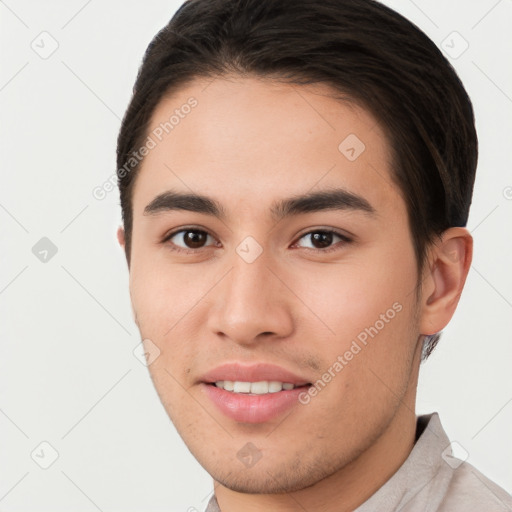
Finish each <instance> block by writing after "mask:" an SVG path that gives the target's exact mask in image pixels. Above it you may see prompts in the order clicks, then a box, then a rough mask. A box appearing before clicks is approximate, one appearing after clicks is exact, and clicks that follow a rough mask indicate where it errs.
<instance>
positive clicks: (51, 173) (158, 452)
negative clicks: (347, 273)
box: [0, 0, 512, 512]
mask: <svg viewBox="0 0 512 512" xmlns="http://www.w3.org/2000/svg"><path fill="white" fill-rule="evenodd" d="M385 3H386V4H388V5H390V6H391V7H393V8H395V9H396V10H398V11H399V12H401V13H402V14H404V15H405V16H406V17H408V18H409V19H410V20H412V21H413V22H414V23H416V24H417V25H418V26H419V27H420V28H422V29H423V30H424V31H425V32H426V33H427V34H428V35H429V36H430V37H431V38H432V39H433V40H434V41H435V42H436V43H437V44H438V45H439V46H441V47H445V48H447V46H446V45H449V46H452V47H453V48H452V49H451V50H450V51H451V52H452V54H453V52H456V51H460V50H462V49H463V48H464V46H462V45H463V44H464V42H463V40H462V39H461V38H460V37H459V36H457V35H453V34H452V32H453V31H456V32H458V33H459V34H460V36H462V38H464V40H466V41H467V43H468V44H469V48H468V49H467V50H466V51H465V52H464V53H462V54H461V55H460V56H458V58H456V59H454V58H453V55H452V57H451V58H450V60H451V62H452V63H453V65H454V66H455V68H456V69H457V71H458V73H459V75H460V77H461V78H462V81H463V82H464V84H465V86H466V88H467V90H468V92H469V95H470V97H471V98H472V100H473V103H474V108H475V113H476V118H477V129H478V132H479V138H480V160H479V167H478V173H477V180H476V185H475V194H474V201H473V205H472V209H471V215H470V220H469V224H468V228H469V229H470V230H471V231H472V233H473V235H474V238H475V255H474V263H473V267H472V269H471V272H470V274H469V277H468V281H467V284H466V289H465V292H464V294H463V296H462V299H461V302H460V306H459V308H458V311H457V313H456V315H455V317H454V319H453V321H452V323H451V324H450V326H449V328H447V329H446V330H445V333H444V335H443V338H442V340H441V342H440V345H439V346H438V348H437V349H436V351H435V352H434V354H433V355H432V356H431V358H430V359H429V361H428V362H427V363H426V364H425V365H424V366H423V367H422V370H421V375H420V386H419V391H418V392H419V396H418V413H428V412H432V411H438V412H439V413H440V417H441V421H442V423H443V425H444V427H445V429H446V430H447V433H448V435H449V437H450V438H451V439H452V440H455V441H457V442H458V443H459V444H460V447H458V445H457V448H456V449H455V452H456V454H459V455H461V456H463V455H464V454H465V452H467V453H468V461H469V462H471V463H472V464H473V465H475V466H476V467H477V468H478V469H480V470H481V471H482V472H483V473H484V474H485V475H487V476H488V477H489V478H491V479H492V480H494V481H495V482H497V483H498V484H499V485H501V486H502V487H504V488H505V489H507V490H508V491H509V492H511V491H512V469H511V463H510V461H511V460H512V442H511V432H512V383H511V379H510V366H511V364H510V363H511V361H512V357H511V356H512V343H511V342H512V339H511V337H512V336H511V331H512V271H511V262H512V243H511V233H512V230H511V221H512V200H511V199H512V188H511V187H512V173H511V157H510V143H511V141H510V134H511V133H512V117H511V114H512V100H511V97H512V71H511V66H510V62H511V55H512V39H511V38H510V26H511V25H512V2H511V1H510V0H501V1H497V0H479V1H476V0H474V1H471V2H457V1H455V0H451V1H446V0H442V1H439V0H436V1H434V0H431V1H422V2H421V5H420V3H419V0H417V1H416V3H414V2H412V1H410V0H393V1H390V0H387V1H386V2H385ZM178 6H179V4H178V2H171V1H152V2H150V3H148V2H122V1H120V0H108V1H103V2H100V1H98V0H92V1H91V0H89V1H88V2H87V1H84V0H73V1H63V0H62V1H52V2H49V1H48V2H37V1H34V0H32V1H28V0H27V1H23V0H18V1H16V0H6V1H5V2H4V1H2V2H0V19H1V32H0V34H1V36H0V37H1V56H0V63H1V68H0V108H1V125H0V129H1V133H0V141H1V142H0V143H1V147H0V166H1V179H2V185H1V187H0V237H1V253H0V312H1V321H0V329H1V331H0V334H1V336H0V340H1V353H0V429H1V436H0V439H1V441H0V443H1V444H0V448H1V451H0V453H1V460H0V510H3V511H4V512H5V511H7V510H8V511H11V512H18V511H32V512H36V511H51V512H58V511H69V510H73V511H76V512H89V511H95V510H101V511H104V512H107V511H123V512H130V511H140V510H147V511H186V510H190V511H192V510H193V508H191V507H195V508H196V509H197V510H203V509H204V507H205V505H206V502H207V499H208V497H209V494H210V492H211V490H212V483H211V479H210V477H209V476H208V475H207V474H206V472H205V471H204V470H203V469H202V468H201V467H200V466H199V465H198V463H197V462H196V461H195V460H194V458H193V457H192V456H191V455H190V453H189V452H188V450H187V448H186V447H185V446H184V444H183V442H182V441H181V439H180V437H179V436H178V434H177V433H176V431H175V430H174V427H173V426H172V424H171V422H170V420H169V419H168V417H167V415H166V413H165V411H164V409H163V407H162V405H161V404H160V402H159V400H158V397H157V395H156V392H155V391H154V389H153V386H152V383H151V380H150V378H149V374H148V371H147V368H146V367H145V366H144V365H143V364H141V363H140V362H139V361H138V360H137V359H136V357H135V356H134V354H133V350H134V348H135V347H136V345H137V344H138V342H139V341H140V340H139V334H138V331H137V329H136V326H135V324H134V323H133V320H132V313H131V307H130V303H129V294H128V273H127V268H126V263H125V260H124V256H123V254H122V252H121V249H120V248H119V247H118V246H117V243H116V240H115V232H116V229H117V227H118V225H119V223H120V207H119V198H118V193H117V190H114V191H112V192H111V193H110V194H108V195H107V197H106V198H105V199H104V200H102V201H99V200H96V199H95V198H94V197H93V195H92V190H93V188H94V187H96V186H97V185H101V184H102V183H103V182H104V181H105V180H107V179H108V178H109V177H111V176H112V174H113V173H114V172H115V146H116V137H117V132H118V129H119V126H120V118H121V117H122V115H123V113H124V110H125V108H126V106H127V104H128V101H129V98H130V94H131V88H132V86H133V82H134V79H135V76H136V72H137V69H138V66H139V64H140V60H141V58H142V55H143V52H144V50H145V49H146V46H147V45H148V43H149V42H150V40H151V39H152V37H153V36H154V35H155V34H156V32H157V31H158V30H159V29H160V28H161V27H162V26H164V25H165V24H166V23H167V22H168V20H169V19H170V18H171V16H172V15H173V14H174V12H175V10H176V9H177V8H178ZM43 31H47V32H48V33H49V34H51V36H48V35H43V36H40V33H41V32H43ZM447 37H448V39H446V38H447ZM41 38H46V39H45V40H44V42H43V43H42V42H41ZM52 38H53V39H54V40H55V41H57V43H58V48H57V49H56V51H55V52H54V53H53V54H52V55H51V56H49V57H48V58H47V59H43V58H41V57H40V56H39V55H38V53H36V52H35V51H34V50H33V49H32V47H31V44H33V45H34V46H36V45H39V48H41V47H42V45H43V44H44V47H45V48H46V50H48V49H49V48H51V44H52ZM33 41H34V43H32V42H33ZM443 41H445V43H443ZM443 45H444V46H443ZM39 51H42V50H39ZM42 237H47V238H49V239H50V240H51V241H52V242H53V244H55V246H56V247H57V249H58V252H57V253H56V255H55V256H53V257H52V258H51V259H49V261H47V262H46V263H43V262H41V261H40V260H39V259H38V258H36V256H35V255H34V254H33V252H32V247H33V246H34V245H35V244H36V243H37V242H38V241H39V240H40V239H41V238H42ZM43 441H46V442H48V443H50V445H51V446H52V447H53V449H55V450H56V451H57V452H58V455H59V456H58V458H57V460H56V461H55V462H54V463H53V464H52V465H51V466H50V467H49V468H48V469H42V468H41V467H40V466H39V465H38V464H37V463H36V462H35V460H33V458H31V453H32V452H33V450H34V449H36V452H35V453H36V454H39V459H38V457H37V455H34V458H35V459H36V460H39V461H40V462H44V460H43V459H45V457H46V462H49V461H50V459H49V457H51V449H50V448H49V447H48V446H46V447H45V445H43V446H42V447H40V446H39V445H40V443H41V442H43ZM462 447H463V448H462ZM41 450H42V451H41ZM42 454H44V455H42Z"/></svg>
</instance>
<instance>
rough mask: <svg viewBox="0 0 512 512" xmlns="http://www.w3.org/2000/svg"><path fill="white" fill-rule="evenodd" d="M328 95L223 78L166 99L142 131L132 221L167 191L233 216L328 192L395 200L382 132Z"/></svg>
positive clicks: (319, 89) (325, 90)
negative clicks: (144, 143)
mask: <svg viewBox="0 0 512 512" xmlns="http://www.w3.org/2000/svg"><path fill="white" fill-rule="evenodd" d="M335 94H336V92H335V91H334V90H333V89H331V88H330V87H328V86H326V85H325V84H323V85H315V86H299V85H293V84H288V83H279V82H275V81H271V80H270V79H261V78H255V77H251V78H240V77H230V78H215V79H209V80H196V81H193V82H191V83H190V84H188V85H187V86H185V87H182V88H181V89H179V90H178V91H175V92H174V93H173V94H171V95H168V96H166V97H165V98H164V99H163V100H162V101H161V102H160V103H159V105H158V106H157V108H156V109H155V111H154V113H153V116H152V119H151V122H150V124H149V128H148V132H147V135H148V137H150V138H151V139H152V140H153V142H154V147H153V148H152V149H151V150H150V151H149V152H148V154H147V155H146V156H145V157H144V160H143V162H142V165H141V168H140V170H139V176H138V177H137V184H136V186H135V190H134V214H135V215H136V214H138V213H140V214H141V213H142V211H143V209H144V207H145V206H146V204H147V203H149V201H151V199H153V198H154V197H155V196H156V195H157V194H160V193H162V192H163V191H164V190H165V189H166V188H168V189H177V188H178V189H181V190H183V191H187V192H194V193H201V194H207V195H210V196H212V197H215V198H218V199H219V200H221V201H222V198H227V199H229V200H230V201H231V203H232V205H233V207H235V206H236V207H237V208H238V211H240V209H243V208H244V207H246V208H249V209H252V211H254V208H258V207H263V205H264V202H265V201H266V199H268V201H269V204H270V202H272V201H273V200H275V199H277V198H279V197H283V196H285V195H286V196H290V195H294V194H303V193H304V192H306V191H308V190H312V189H315V188H329V187H344V188H346V189H347V190H349V191H351V192H353V193H356V194H358V195H362V196H365V197H366V198H367V199H368V201H369V202H370V203H372V204H374V203H375V204H379V203H380V204H382V203H383V202H387V203H389V202H390V201H396V200H397V198H398V199H399V200H400V197H399V196H400V191H399V190H398V188H397V187H396V185H395V184H394V182H393V181H392V178H391V164H390V162H391V157H390V151H389V144H388V141H387V138H386V135H385V133H384V132H383V130H382V128H381V127H380V125H379V124H378V123H377V121H376V120H375V118H374V117H373V116H372V115H371V114H370V113H369V112H368V111H366V110H365V109H364V108H362V107H360V106H358V105H357V104H356V103H354V102H353V101H350V100H348V99H347V100H340V99H338V98H336V97H334V95H335ZM338 94H339V93H338ZM235 203H236V204H235Z"/></svg>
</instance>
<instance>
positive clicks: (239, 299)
mask: <svg viewBox="0 0 512 512" xmlns="http://www.w3.org/2000/svg"><path fill="white" fill-rule="evenodd" d="M231 262H232V267H231V270H230V272H229V273H228V274H227V275H226V276H225V277H224V279H222V281H221V282H220V283H219V285H218V286H216V287H215V289H214V290H212V291H213V292H215V293H214V295H213V303H212V302H210V311H209V312H208V329H209V332H210V333H214V334H215V335H217V336H221V337H223V338H225V339H229V340H231V341H233V342H235V343H237V344H239V345H246V346H250V345H253V344H257V343H259V342H261V341H262V340H263V339H272V338H275V339H279V338H284V337H287V336H290V335H291V334H292V333H293V330H294V321H293V310H292V308H293V300H292V294H291V292H290V290H289V289H288V288H287V287H286V286H285V284H283V282H285V281H286V280H287V277H286V276H282V275H281V276H280V275H279V274H280V271H279V269H277V268H276V266H275V265H271V262H270V261H269V258H267V257H266V255H265V253H263V254H262V255H261V256H260V257H258V258H257V259H256V260H255V261H253V262H252V263H248V262H247V261H245V260H244V259H243V258H241V257H239V255H238V254H236V253H235V254H234V257H233V258H232V259H231ZM281 273H282V272H281Z"/></svg>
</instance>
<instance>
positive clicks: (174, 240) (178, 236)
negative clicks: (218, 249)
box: [164, 229, 213, 251]
mask: <svg viewBox="0 0 512 512" xmlns="http://www.w3.org/2000/svg"><path fill="white" fill-rule="evenodd" d="M208 237H210V238H211V239H212V240H213V237H212V236H211V235H209V234H208V233H207V232H206V231H202V230H200V229H182V230H180V231H175V232H174V233H171V234H170V235H169V236H167V237H166V238H165V240H164V242H170V243H171V244H172V246H175V247H172V248H173V249H174V250H177V251H180V250H185V251H186V250H188V249H189V250H194V249H202V248H203V247H205V245H206V242H207V241H208Z"/></svg>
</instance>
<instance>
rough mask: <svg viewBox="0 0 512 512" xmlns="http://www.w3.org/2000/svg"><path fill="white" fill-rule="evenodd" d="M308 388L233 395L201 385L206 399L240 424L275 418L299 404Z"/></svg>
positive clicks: (213, 386)
mask: <svg viewBox="0 0 512 512" xmlns="http://www.w3.org/2000/svg"><path fill="white" fill-rule="evenodd" d="M308 387H309V386H301V387H298V388H294V389H288V390H284V389H283V390H282V391H278V392H276V393H266V394H264V395H252V394H248V393H247V394H246V393H233V392H232V391H226V390H224V389H222V388H218V387H217V386H215V385H211V384H205V383H203V384H201V388H202V390H203V391H204V393H206V395H207V396H208V398H209V399H210V400H211V401H212V402H213V403H214V404H215V405H216V406H217V407H218V408H219V409H220V411H221V412H222V413H224V414H225V415H226V416H228V417H229V418H231V419H233V420H235V421H238V422H241V423H264V422H266V421H269V420H272V419H274V418H277V417H278V416H280V415H281V414H283V413H284V412H285V411H287V410H288V409H290V408H292V407H293V406H295V405H297V404H298V403H299V395H300V394H301V393H304V392H305V391H307V389H308Z"/></svg>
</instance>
